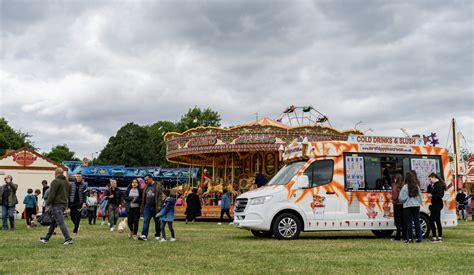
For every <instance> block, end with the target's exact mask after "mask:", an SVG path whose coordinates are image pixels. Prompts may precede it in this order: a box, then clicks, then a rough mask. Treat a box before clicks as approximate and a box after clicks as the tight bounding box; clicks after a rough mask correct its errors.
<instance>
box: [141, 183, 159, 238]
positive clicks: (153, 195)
mask: <svg viewBox="0 0 474 275" xmlns="http://www.w3.org/2000/svg"><path fill="white" fill-rule="evenodd" d="M145 182H146V184H147V186H146V187H145V191H144V192H143V199H142V206H141V209H142V211H143V219H144V222H143V229H142V236H141V238H140V239H141V240H144V241H146V240H147V239H148V228H149V226H150V220H151V218H153V219H154V221H155V240H157V241H159V240H160V231H161V230H160V219H159V218H157V217H155V215H156V214H157V213H158V212H160V208H161V204H162V203H163V187H162V185H161V183H159V182H155V181H153V178H152V176H151V175H146V176H145Z"/></svg>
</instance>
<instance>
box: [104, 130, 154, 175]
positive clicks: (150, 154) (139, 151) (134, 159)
mask: <svg viewBox="0 0 474 275" xmlns="http://www.w3.org/2000/svg"><path fill="white" fill-rule="evenodd" d="M154 157H155V156H154V151H153V147H152V146H151V142H150V137H149V135H148V132H147V130H146V129H145V128H144V127H142V126H140V125H137V124H135V123H127V124H126V125H125V126H123V127H122V128H120V129H119V130H118V131H117V134H116V135H115V136H113V137H111V138H110V139H109V142H108V143H107V145H106V146H105V148H104V149H103V150H102V152H101V153H100V155H99V157H98V161H97V163H106V164H113V165H121V164H123V165H127V166H141V165H151V164H152V161H153V158H154Z"/></svg>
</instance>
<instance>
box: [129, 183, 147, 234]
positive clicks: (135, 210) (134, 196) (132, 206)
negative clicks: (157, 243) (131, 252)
mask: <svg viewBox="0 0 474 275" xmlns="http://www.w3.org/2000/svg"><path fill="white" fill-rule="evenodd" d="M142 196H143V189H141V188H140V186H139V185H138V180H137V179H134V180H132V183H131V184H130V185H129V186H128V188H127V191H125V201H126V203H127V222H128V228H129V229H130V235H129V237H130V238H133V239H134V240H138V235H137V232H138V224H139V222H140V205H141V204H142Z"/></svg>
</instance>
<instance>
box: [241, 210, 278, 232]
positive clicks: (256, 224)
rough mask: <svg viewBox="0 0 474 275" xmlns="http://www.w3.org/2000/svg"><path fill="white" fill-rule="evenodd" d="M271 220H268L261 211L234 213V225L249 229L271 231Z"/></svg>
mask: <svg viewBox="0 0 474 275" xmlns="http://www.w3.org/2000/svg"><path fill="white" fill-rule="evenodd" d="M270 223H271V221H266V220H265V219H264V218H263V217H262V215H260V214H259V213H247V212H246V213H241V214H235V213H234V227H236V228H240V229H247V230H250V229H252V230H261V231H270Z"/></svg>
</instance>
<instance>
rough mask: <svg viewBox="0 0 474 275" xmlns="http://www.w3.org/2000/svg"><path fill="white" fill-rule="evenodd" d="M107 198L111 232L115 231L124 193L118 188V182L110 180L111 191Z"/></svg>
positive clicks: (108, 192)
mask: <svg viewBox="0 0 474 275" xmlns="http://www.w3.org/2000/svg"><path fill="white" fill-rule="evenodd" d="M107 197H108V200H109V222H110V231H114V230H115V225H117V221H118V218H119V209H120V207H121V205H122V193H121V192H120V189H119V188H118V187H117V180H115V179H111V180H110V190H108V191H107Z"/></svg>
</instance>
